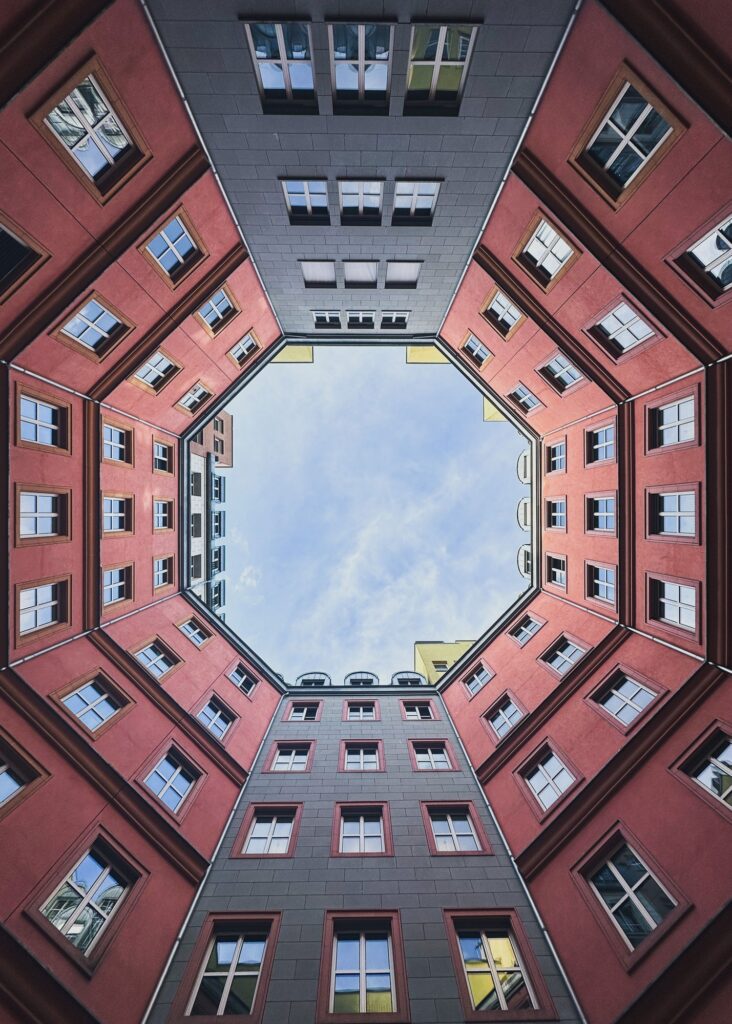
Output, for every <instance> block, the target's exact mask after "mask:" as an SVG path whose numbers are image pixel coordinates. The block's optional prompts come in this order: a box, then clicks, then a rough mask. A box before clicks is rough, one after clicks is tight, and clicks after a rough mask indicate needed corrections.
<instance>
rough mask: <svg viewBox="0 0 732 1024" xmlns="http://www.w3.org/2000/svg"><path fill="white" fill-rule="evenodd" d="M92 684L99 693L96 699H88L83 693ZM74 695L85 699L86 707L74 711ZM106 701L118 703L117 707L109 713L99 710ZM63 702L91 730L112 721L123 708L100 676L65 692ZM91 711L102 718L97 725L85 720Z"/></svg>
mask: <svg viewBox="0 0 732 1024" xmlns="http://www.w3.org/2000/svg"><path fill="white" fill-rule="evenodd" d="M90 686H91V687H93V689H94V690H96V693H97V696H96V697H95V698H94V700H87V698H86V697H84V696H83V695H82V694H83V691H84V690H86V689H87V688H88V687H90ZM74 697H78V698H79V700H81V701H83V702H84V704H85V707H83V708H81V710H80V711H74V710H73V709H72V708H71V706H70V703H69V702H70V701H71V700H72V698H74ZM105 701H107V702H109V703H110V704H115V705H116V707H115V708H114V709H113V710H112V711H111V713H110V714H108V715H105V714H103V713H102V711H100V710H99V708H100V705H102V704H103V703H104V702H105ZM61 703H62V704H63V705H64V706H65V707H66V708H67V709H68V711H69V714H72V715H73V716H74V718H78V719H79V721H80V722H81V724H82V725H83V726H84V727H85V728H86V729H89V731H90V732H96V731H97V729H100V728H101V727H102V726H103V725H106V724H107V722H109V721H111V719H112V718H114V716H115V715H116V714H118V712H119V711H120V710H121V708H122V704H121V702H120V701H119V700H118V698H117V697H116V696H115V694H113V693H110V692H109V691H108V689H107V688H106V686H105V685H104V682H103V680H101V679H100V677H99V676H95V677H94V678H93V679H87V681H86V682H85V683H82V684H81V686H77V688H76V689H75V690H72V691H71V692H70V693H67V694H64V696H63V697H62V698H61ZM90 711H91V712H93V713H94V714H95V715H97V716H98V717H99V718H100V719H101V721H100V722H97V723H96V724H95V725H89V723H88V722H86V721H85V720H84V716H85V715H87V714H88V713H89V712H90Z"/></svg>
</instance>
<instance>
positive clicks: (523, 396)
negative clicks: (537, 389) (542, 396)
mask: <svg viewBox="0 0 732 1024" xmlns="http://www.w3.org/2000/svg"><path fill="white" fill-rule="evenodd" d="M511 398H513V400H514V402H515V403H516V405H518V406H519V407H520V408H521V409H523V411H524V412H525V413H527V414H528V413H530V412H533V411H534V409H538V408H539V407H540V406H541V402H540V401H539V399H538V398H537V397H536V395H535V394H534V392H533V391H529V389H528V388H527V387H526V385H525V384H521V383H518V384H517V385H516V387H515V388H514V389H513V391H512V392H511Z"/></svg>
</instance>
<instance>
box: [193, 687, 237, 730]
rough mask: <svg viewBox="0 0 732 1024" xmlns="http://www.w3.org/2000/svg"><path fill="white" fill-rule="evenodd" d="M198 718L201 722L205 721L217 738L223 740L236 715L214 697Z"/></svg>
mask: <svg viewBox="0 0 732 1024" xmlns="http://www.w3.org/2000/svg"><path fill="white" fill-rule="evenodd" d="M197 718H198V720H199V722H203V724H204V725H205V726H206V728H207V729H208V731H209V732H212V733H213V734H214V736H215V737H216V739H218V740H222V739H223V738H224V736H225V735H226V733H227V732H228V731H229V729H230V727H231V726H232V725H233V723H234V721H235V718H236V716H235V715H233V714H232V713H231V712H230V711H229V710H228V708H225V707H224V706H223V704H222V703H221V702H220V701H218V700H216V698H215V697H212V698H211V700H210V701H209V702H208V704H206V705H205V707H202V708H201V710H200V711H199V712H198V715H197Z"/></svg>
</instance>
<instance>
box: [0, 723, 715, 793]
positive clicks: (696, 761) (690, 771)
mask: <svg viewBox="0 0 732 1024" xmlns="http://www.w3.org/2000/svg"><path fill="white" fill-rule="evenodd" d="M683 770H684V771H685V772H686V774H687V775H688V776H689V778H691V779H693V780H694V782H696V783H697V784H698V785H699V786H702V787H703V788H704V789H705V790H707V792H709V793H711V794H712V796H713V797H715V798H716V799H717V800H719V801H721V803H723V804H724V805H725V806H726V807H732V738H731V737H729V736H728V735H726V733H720V732H717V733H716V735H715V736H714V737H713V738H712V740H711V741H710V742H708V743H706V744H705V745H704V748H703V750H702V751H701V752H700V753H698V754H696V755H695V756H694V758H693V760H692V761H691V762H689V763H688V764H687V765H686V767H685V768H684V769H683ZM1 780H2V776H0V782H1Z"/></svg>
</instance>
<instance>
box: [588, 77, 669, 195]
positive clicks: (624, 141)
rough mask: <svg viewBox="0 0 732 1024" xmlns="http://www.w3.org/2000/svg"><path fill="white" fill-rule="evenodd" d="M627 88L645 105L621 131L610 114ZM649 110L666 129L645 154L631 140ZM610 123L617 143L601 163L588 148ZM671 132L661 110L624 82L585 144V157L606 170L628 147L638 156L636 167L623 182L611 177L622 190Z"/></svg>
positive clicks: (613, 111) (628, 83)
mask: <svg viewBox="0 0 732 1024" xmlns="http://www.w3.org/2000/svg"><path fill="white" fill-rule="evenodd" d="M628 89H633V90H634V91H635V92H637V93H638V95H639V96H640V98H641V99H642V100H645V106H644V107H643V109H642V110H641V112H640V114H639V115H638V116H637V117H636V119H635V120H634V121H633V123H632V124H631V125H630V126H629V127H628V128H626V129H625V131H623V130H622V129H621V128H619V127H618V126H617V125H616V124H615V123H614V122H613V123H611V122H610V119H611V117H612V115H613V114H614V113H615V111H616V109H617V108H618V106H619V104H620V103H621V101H622V99H623V97H624V96H625V94H626V92H627V91H628ZM651 111H653V112H654V113H656V114H658V116H659V117H660V118H661V120H662V121H663V122H664V124H665V125H666V131H665V132H664V133H663V135H662V136H661V138H660V139H659V140H658V142H657V143H656V145H655V146H654V147H653V149H652V150H651V151H650V152H649V153H647V154H646V153H643V152H642V151H641V150H640V148H639V147H638V146H636V145H635V143H634V142H633V136H634V135H636V134H637V132H638V130H639V129H640V128H641V126H642V125H643V122H644V121H645V119H646V117H648V115H649V114H650V112H651ZM610 123H611V127H612V130H613V131H614V132H615V133H616V134H617V136H618V143H617V145H616V147H615V149H614V150H613V151H612V153H611V154H610V156H609V158H608V159H607V160H606V161H605V163H604V164H601V163H600V161H599V160H597V159H596V158H595V157H594V156H592V154H591V153H590V148H591V146H593V145H594V143H595V141H596V139H597V137H598V136H599V135H600V133H601V132H602V130H603V129H604V128H605V126H606V125H607V124H610ZM672 132H673V125H670V124H669V123H668V121H667V120H666V118H665V117H663V115H662V114H661V112H660V111H659V110H656V108H655V107H654V106H653V104H652V103H649V102H648V100H646V98H645V96H643V94H642V93H641V92H640V90H639V89H637V88H636V87H635V85H634V84H633V83H632V82H624V83H623V86H622V88H621V90H620V92H619V93H618V95H617V97H616V98H615V100H614V101H613V103H612V105H611V107H610V109H609V110H608V112H607V114H605V116H604V117H603V119H602V121H601V122H600V124H599V125H598V128H597V131H596V132H594V133H593V135H592V137H591V138H590V141H589V142H588V143H587V145H586V147H585V154H586V156H587V158H588V159H589V160H591V161H592V163H593V164H594V166H596V167H599V168H600V169H601V170H603V171H607V170H608V168H609V167H611V166H612V164H613V162H614V161H615V160H616V159H617V157H618V156H619V155H620V153H621V152H622V151H623V150H624V149H626V148H628V149H630V150H631V151H632V152H633V153H634V154H635V155H636V156H637V157H640V163H639V164H638V166H637V167H636V169H635V170H634V171H633V173H632V174H630V175H629V176H628V178H626V180H625V181H624V182H622V183H621V182H620V181H616V179H615V178H612V177H611V181H612V182H613V185H616V186H617V187H618V188H619V189H620V191H621V192H622V191H623V190H624V189H626V188H627V187H628V185H629V184H630V183H631V181H632V180H633V179H634V178H635V177H637V175H638V174H640V172H641V171H642V170H643V168H644V167H645V166H646V164H647V163H648V161H649V160H650V159H651V158H652V157H653V156H654V155H655V154H656V153H657V152H658V150H659V149H660V147H661V146H662V145H663V143H664V142H665V141H666V139H667V138H668V137H669V135H670V134H671V133H672Z"/></svg>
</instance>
